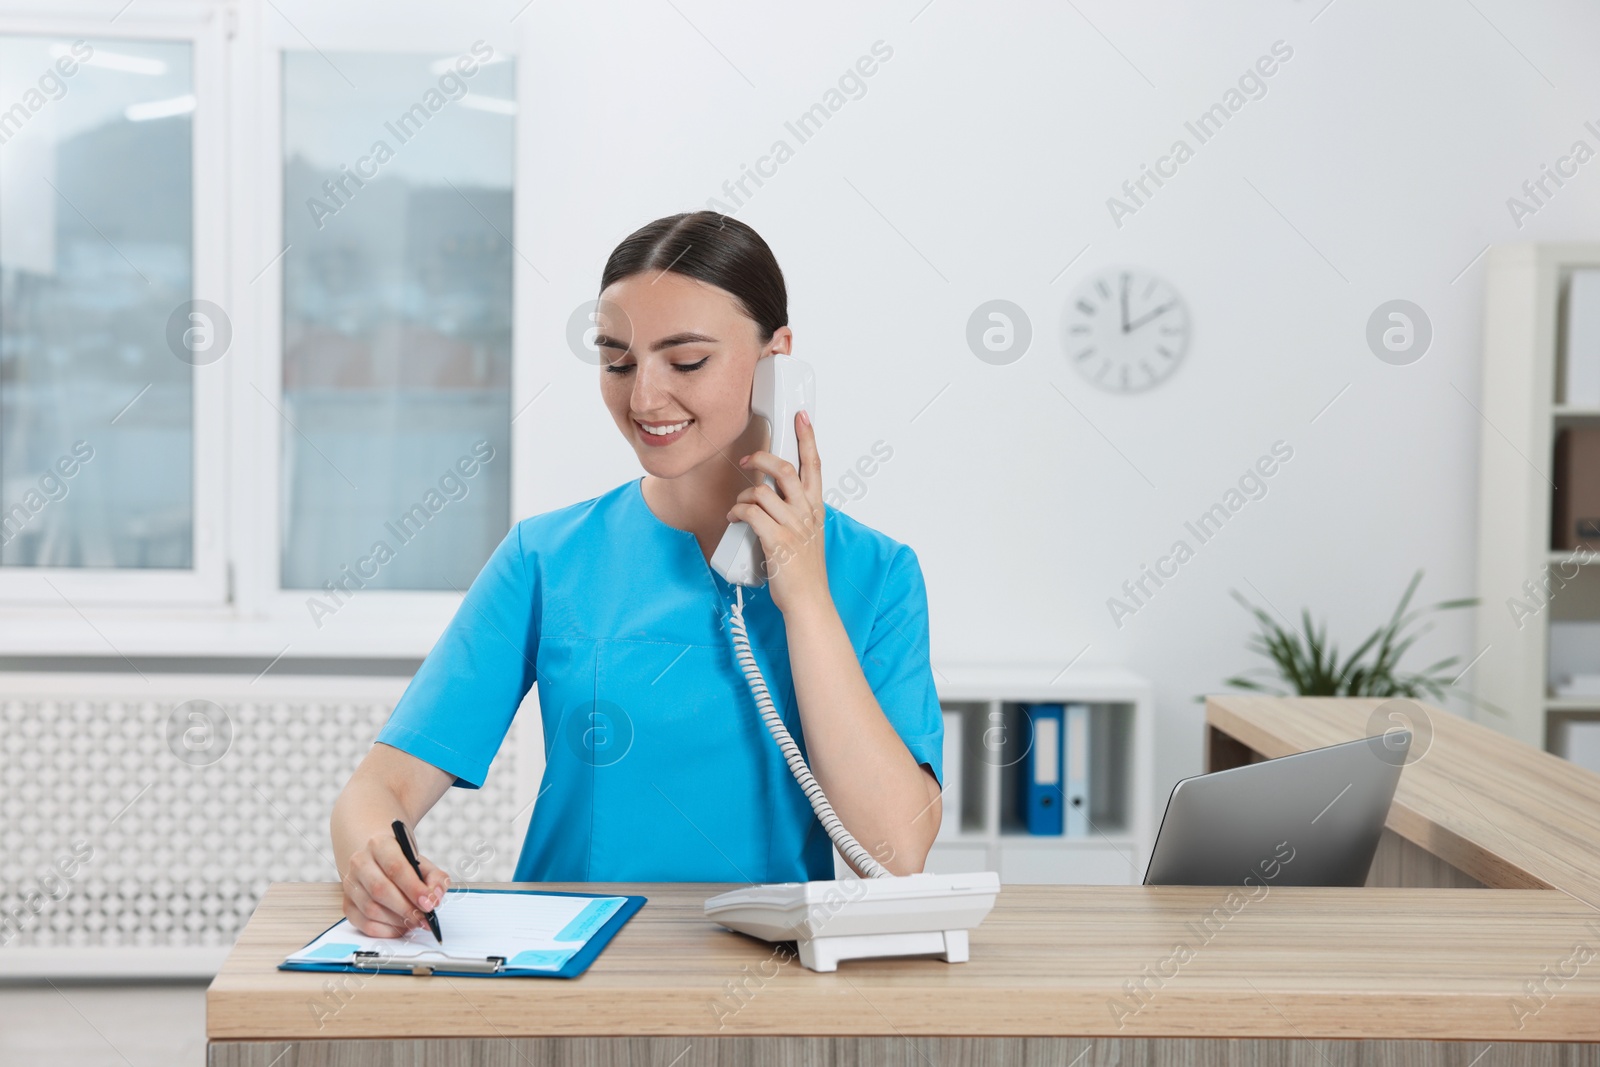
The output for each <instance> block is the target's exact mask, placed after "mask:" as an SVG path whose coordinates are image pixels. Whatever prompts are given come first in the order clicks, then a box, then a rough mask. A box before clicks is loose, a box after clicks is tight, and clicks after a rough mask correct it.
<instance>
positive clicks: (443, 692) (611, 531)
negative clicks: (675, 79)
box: [332, 211, 943, 937]
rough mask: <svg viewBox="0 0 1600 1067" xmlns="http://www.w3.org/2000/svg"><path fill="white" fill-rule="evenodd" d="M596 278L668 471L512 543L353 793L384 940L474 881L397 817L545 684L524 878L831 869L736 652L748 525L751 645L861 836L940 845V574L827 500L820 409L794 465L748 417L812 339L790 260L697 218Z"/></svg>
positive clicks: (367, 913)
mask: <svg viewBox="0 0 1600 1067" xmlns="http://www.w3.org/2000/svg"><path fill="white" fill-rule="evenodd" d="M600 288H601V292H600V307H601V312H600V317H599V319H598V322H599V327H600V332H599V335H598V336H597V338H596V344H597V345H598V346H599V348H600V351H601V353H602V354H603V356H604V360H603V362H602V365H601V367H600V392H601V396H602V398H603V399H604V401H605V405H606V407H607V409H608V410H609V411H610V413H611V416H612V418H613V419H614V420H615V421H616V424H617V428H618V429H619V430H620V431H621V432H622V435H623V437H624V438H626V439H627V441H628V443H629V444H630V445H632V446H633V448H634V451H635V452H636V453H637V455H638V457H639V462H640V464H641V465H642V466H643V468H644V470H645V474H644V476H643V477H642V478H638V479H635V480H630V481H628V482H626V483H624V484H623V485H620V486H618V487H617V488H615V489H612V490H611V491H610V492H607V493H605V494H604V495H602V496H598V497H595V498H594V499H592V500H586V501H583V502H582V503H579V504H573V505H571V506H569V507H564V508H560V509H557V510H555V511H549V512H545V513H544V514H541V515H535V516H533V517H531V518H528V519H524V520H522V521H521V522H519V523H516V524H515V525H514V526H513V527H512V529H511V532H510V533H508V534H507V535H506V537H505V540H504V541H502V542H501V543H500V545H499V547H498V548H497V549H496V550H495V551H494V553H493V555H492V556H491V557H490V558H489V561H488V562H487V563H486V564H485V565H484V567H483V570H482V571H481V572H480V573H479V575H478V577H477V579H476V580H475V581H474V582H473V584H472V587H471V588H470V589H469V590H468V591H467V594H466V597H465V599H464V600H463V602H462V604H461V607H460V609H459V610H458V611H457V612H456V615H455V617H454V619H453V620H452V621H451V623H450V625H449V627H448V628H447V629H446V630H445V632H444V634H443V635H442V636H441V637H440V638H439V641H438V643H437V644H436V645H435V646H434V648H433V651H432V652H431V653H429V655H428V657H427V658H426V659H425V660H424V661H423V663H422V666H421V667H420V668H419V669H418V671H417V673H416V676H415V677H414V678H413V679H412V681H411V684H410V686H409V687H408V688H407V689H406V691H405V694H404V695H403V696H402V697H401V699H400V701H399V703H398V704H397V705H396V707H395V709H394V712H393V713H392V715H391V716H390V718H389V721H388V723H387V724H386V725H385V726H384V728H383V730H382V731H381V732H380V733H379V735H378V739H377V740H378V743H377V744H375V745H373V747H372V749H371V751H370V752H369V753H368V754H367V756H366V757H365V758H364V759H363V761H362V763H361V765H360V766H359V767H358V768H357V770H356V771H355V773H354V774H353V775H352V776H351V778H350V781H349V783H348V784H347V785H346V786H345V788H344V790H343V792H342V793H341V794H340V796H339V799H338V802H337V803H336V804H335V806H334V811H333V818H332V835H333V843H334V851H335V856H336V858H337V862H338V867H339V874H340V877H341V879H342V881H343V884H344V891H345V892H344V906H345V915H346V916H347V917H348V918H349V919H350V920H351V921H352V923H354V924H355V925H356V926H357V928H359V929H360V930H362V931H363V932H364V933H367V934H369V935H373V936H380V937H393V936H399V935H400V934H402V933H404V932H405V930H406V929H407V928H409V927H413V926H418V925H421V923H422V918H421V912H423V911H428V910H431V909H432V907H433V906H434V904H436V903H437V902H438V901H439V900H440V899H441V898H442V896H443V893H444V890H445V889H446V888H447V887H448V886H449V882H450V879H449V875H448V874H447V873H446V872H445V871H444V870H443V869H442V868H440V867H439V866H438V865H436V864H434V863H432V862H430V861H428V860H427V859H426V858H423V859H422V860H421V867H422V877H420V878H419V877H418V876H417V875H416V874H414V873H413V872H412V870H411V867H410V865H409V864H408V863H407V862H406V860H405V858H404V856H403V855H402V853H401V852H400V849H399V846H398V845H397V844H396V842H395V839H394V835H393V832H392V830H391V828H390V824H391V822H392V821H393V820H395V819H400V820H403V821H404V822H405V823H406V824H407V826H408V827H415V826H416V825H417V824H418V822H420V821H421V819H422V817H423V816H424V815H425V814H426V813H427V812H428V810H429V809H430V808H432V806H433V805H434V804H435V803H436V802H437V801H438V800H439V798H440V797H441V796H443V795H444V793H445V791H446V790H447V789H449V788H450V786H452V785H458V786H464V787H466V788H470V789H476V788H478V787H479V786H481V785H482V784H483V781H484V778H485V777H486V775H487V773H488V769H489V764H490V762H491V761H492V760H493V758H494V755H495V752H496V751H497V750H498V748H499V746H500V744H501V741H502V740H503V739H504V737H505V734H506V731H507V729H508V728H509V726H510V724H511V720H512V717H513V715H514V714H515V713H516V710H517V707H518V705H519V704H521V702H522V700H523V697H524V696H525V695H526V694H527V692H528V689H529V688H530V687H531V686H534V685H537V686H538V689H539V710H540V715H541V717H542V725H543V729H544V744H545V755H546V765H545V771H544V780H543V781H542V782H541V784H540V788H539V799H538V801H537V803H536V804H535V805H534V810H533V818H532V822H531V823H530V825H529V827H528V833H527V838H526V840H525V842H524V844H523V848H522V853H521V855H520V857H519V859H518V862H517V866H516V874H515V878H516V880H518V881H578V882H588V881H595V882H612V881H697V882H744V883H751V882H780V881H807V880H814V879H828V878H832V877H833V875H834V869H833V845H832V842H831V841H830V840H829V838H828V836H827V835H826V833H824V831H823V829H822V827H821V825H820V824H819V822H818V821H817V818H816V816H815V814H814V813H813V811H812V808H811V806H810V804H809V803H808V801H807V799H806V797H805V795H804V793H803V792H802V790H801V788H800V787H799V786H798V785H797V784H796V782H795V781H794V779H793V778H792V777H791V775H790V772H789V769H788V767H787V766H786V765H785V763H784V760H783V757H782V753H781V752H780V751H779V749H778V746H777V745H776V744H775V743H774V741H773V740H772V738H771V736H770V735H769V734H768V732H767V730H766V728H765V726H764V724H763V723H762V721H761V717H760V715H759V713H758V711H757V708H756V704H755V701H754V699H753V697H752V695H751V692H750V689H749V686H748V683H747V682H746V679H745V677H744V675H743V674H742V673H741V672H740V669H739V665H738V663H737V661H736V660H735V658H734V654H733V648H732V644H731V642H730V633H729V610H730V607H731V606H732V604H733V602H734V587H733V586H731V585H729V584H728V583H727V582H726V581H725V580H723V578H722V577H721V576H720V575H718V574H717V573H716V572H715V571H714V570H712V568H711V567H710V565H709V563H708V560H709V558H710V557H711V554H712V552H713V551H714V550H715V549H716V546H717V543H718V542H719V541H720V540H721V538H722V534H723V532H724V531H725V530H726V529H727V526H728V524H729V523H731V522H733V521H735V520H740V521H744V522H747V523H749V524H750V526H751V527H752V528H753V529H754V530H755V532H756V534H757V536H758V537H759V538H760V541H761V547H762V550H763V553H764V554H765V556H766V559H767V560H768V561H769V569H770V573H769V580H768V582H767V584H766V585H764V586H762V587H759V588H749V589H746V590H745V591H744V592H745V596H744V609H743V610H744V618H745V623H746V626H747V628H748V631H749V639H750V645H751V647H752V650H753V653H754V655H755V657H756V660H757V662H758V664H759V667H760V670H761V673H762V675H763V676H764V677H765V679H766V682H767V687H768V689H769V690H770V692H771V694H772V698H773V700H774V703H775V704H776V706H777V709H778V711H779V713H780V714H781V716H782V718H783V721H784V724H785V725H786V726H787V727H788V729H789V731H790V733H791V734H793V735H794V738H795V740H796V741H797V742H798V744H799V745H800V746H801V750H802V751H803V752H804V754H805V757H806V760H807V762H808V763H809V764H810V766H811V769H812V772H813V773H814V774H815V776H816V779H817V782H818V784H819V785H820V786H821V787H822V789H823V791H824V792H825V793H826V794H827V797H828V799H829V800H830V801H831V802H832V804H833V808H834V811H835V812H836V813H837V815H838V816H839V818H840V820H841V821H842V822H843V824H844V826H845V828H846V829H848V830H849V831H850V832H851V833H852V834H853V835H854V836H855V837H856V838H857V839H858V840H859V841H860V842H861V843H862V845H863V846H864V847H865V848H866V849H867V851H869V852H870V853H871V854H872V856H873V857H874V858H875V859H876V860H877V861H878V862H879V863H881V864H882V865H883V866H884V867H885V868H887V869H888V870H889V871H890V872H892V873H895V874H907V873H912V872H915V871H920V870H921V869H922V865H923V862H924V860H925V859H926V857H927V854H928V849H929V846H930V845H931V844H932V842H933V838H934V835H935V833H936V831H937V830H938V827H939V820H940V815H941V804H940V786H939V775H940V774H941V773H942V768H941V759H940V757H941V751H942V750H941V743H942V733H943V719H942V716H941V714H940V710H939V701H938V697H937V695H936V693H935V691H934V684H933V675H932V670H931V667H930V665H929V662H928V612H927V594H926V590H925V588H924V585H923V579H922V572H921V569H920V567H919V566H918V563H917V557H916V555H915V554H914V553H913V552H912V550H911V549H910V548H909V547H907V546H905V545H903V544H900V543H898V542H896V541H894V540H892V539H890V538H889V537H886V536H885V535H883V534H881V533H878V532H877V531H875V530H872V529H870V528H868V527H867V526H864V525H862V524H861V523H859V522H857V521H856V520H855V519H852V518H851V517H849V516H848V515H844V514H842V513H840V512H838V511H836V510H835V509H833V508H832V507H830V506H828V505H827V504H825V503H824V501H823V475H822V466H821V462H820V460H819V458H818V452H817V444H816V438H815V434H814V432H813V430H812V427H811V425H810V422H809V420H808V419H807V418H806V416H805V415H804V413H802V414H801V415H800V416H799V417H798V418H797V420H796V432H797V435H798V439H799V443H800V467H799V469H798V470H796V469H795V467H794V466H793V465H792V464H790V463H788V462H786V461H783V460H780V459H779V458H778V457H777V456H775V455H773V454H772V453H771V452H768V451H765V450H764V445H765V441H766V433H765V427H764V425H763V424H762V420H760V419H753V418H752V417H751V413H750V391H751V381H752V377H753V375H754V369H755V364H756V361H757V360H758V359H760V358H762V357H765V356H769V355H772V354H774V353H787V352H789V351H790V345H791V344H792V341H793V333H792V331H791V330H790V328H789V326H788V306H787V303H788V302H787V294H786V289H785V286H784V281H783V273H782V271H781V270H780V269H779V268H778V264H777V261H776V260H775V259H774V257H773V255H772V251H771V249H769V248H768V247H767V244H766V242H765V241H763V240H762V239H761V237H760V236H759V235H758V234H756V232H755V231H754V230H752V229H751V228H750V227H749V226H746V225H745V224H744V223H742V222H739V221H738V220H736V219H733V218H729V217H727V216H724V215H720V214H717V213H715V212H710V211H699V212H694V213H690V214H683V215H674V216H670V217H668V218H663V219H658V220H657V221H655V222H652V223H650V224H649V225H647V226H645V227H643V228H642V229H640V230H638V231H637V232H635V233H634V234H632V235H630V236H629V237H628V238H627V239H626V240H625V241H623V242H622V243H621V244H620V245H618V246H617V248H616V250H615V251H613V252H612V254H611V257H610V259H609V260H608V261H607V263H606V268H605V272H604V275H603V277H602V280H601V287H600ZM565 461H566V458H565V457H560V456H552V457H550V462H565ZM762 474H768V475H771V476H772V478H773V479H774V480H775V481H776V483H777V490H776V491H775V490H774V489H773V488H771V487H769V486H767V485H766V484H765V483H764V482H763V481H761V475H762Z"/></svg>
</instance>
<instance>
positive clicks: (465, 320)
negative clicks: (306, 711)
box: [0, 0, 526, 656]
mask: <svg viewBox="0 0 1600 1067" xmlns="http://www.w3.org/2000/svg"><path fill="white" fill-rule="evenodd" d="M32 12H33V13H31V14H25V13H20V11H19V10H18V9H11V8H8V7H7V6H6V5H5V4H4V2H3V0H0V622H3V623H4V624H6V626H7V628H8V633H10V634H13V635H14V636H15V640H14V641H13V643H12V645H11V650H12V651H13V652H14V653H17V654H64V655H74V654H89V655H102V656H103V655H108V654H111V653H116V654H122V655H132V656H137V655H139V654H160V653H165V652H167V651H169V650H171V649H174V648H181V649H183V650H184V651H187V652H192V653H194V654H200V655H203V654H207V653H212V652H219V653H220V652H226V653H228V654H237V655H263V654H264V655H266V656H280V655H285V654H288V655H292V656H303V655H331V656H342V655H354V656H376V655H400V656H415V655H420V654H423V653H425V652H426V651H427V649H428V648H429V647H431V645H432V643H433V640H434V639H435V638H436V636H437V634H438V631H439V630H440V629H441V628H442V627H443V625H444V624H445V622H447V621H448V619H449V618H450V616H451V615H452V614H453V613H454V611H455V606H456V604H457V603H459V593H460V592H461V591H463V590H465V589H466V587H467V586H468V585H469V584H470V583H471V582H472V580H473V578H474V577H475V576H476V575H477V573H478V571H479V570H480V569H481V567H482V565H483V563H484V561H485V560H486V559H487V558H488V556H489V554H490V553H491V552H492V551H493V549H494V547H495V545H496V544H498V543H499V541H500V540H501V539H502V538H503V537H504V536H505V533H506V531H507V530H508V529H509V528H510V519H511V514H512V500H511V497H512V485H513V477H512V473H513V472H512V457H511V447H510V444H511V418H512V402H511V397H512V381H513V364H512V351H513V350H512V331H513V319H514V317H515V313H514V300H513V284H514V279H515V276H516V275H517V274H518V272H519V271H520V270H522V269H525V267H526V265H525V264H523V265H522V266H519V262H520V257H519V256H518V255H517V253H516V250H515V249H514V248H513V246H512V244H511V242H512V240H513V237H514V231H513V207H512V205H513V175H514V157H515V138H514V133H515V126H516V103H515V98H516V93H515V87H516V74H517V72H516V62H515V59H514V48H513V45H512V41H513V40H514V39H515V37H516V35H517V34H518V33H519V32H521V30H520V29H519V27H517V26H514V25H513V24H512V23H510V22H508V21H507V20H506V18H505V17H504V16H503V15H499V14H494V13H483V12H475V11H473V10H471V8H470V5H469V6H468V7H466V8H462V7H460V6H456V7H451V6H449V5H445V6H440V5H437V4H432V3H428V2H426V0H343V2H341V3H340V4H338V5H326V4H319V3H316V2H314V0H272V2H270V3H266V2H261V0H240V2H238V3H229V4H219V3H216V2H215V0H163V2H162V3H160V4H145V3H134V4H131V5H130V4H128V3H127V2H126V0H52V2H51V4H50V5H49V8H48V10H45V9H44V8H42V7H38V6H36V7H35V8H33V9H32ZM354 591H359V596H357V595H354ZM352 600H353V601H354V602H355V606H354V607H351V608H350V609H349V612H348V614H346V613H345V611H344V609H345V606H346V604H347V603H350V602H351V601H352ZM333 613H338V614H339V619H338V620H337V622H336V623H335V624H332V625H330V624H329V621H328V615H330V614H333Z"/></svg>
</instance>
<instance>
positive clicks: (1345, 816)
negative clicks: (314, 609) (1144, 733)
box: [1144, 730, 1411, 886]
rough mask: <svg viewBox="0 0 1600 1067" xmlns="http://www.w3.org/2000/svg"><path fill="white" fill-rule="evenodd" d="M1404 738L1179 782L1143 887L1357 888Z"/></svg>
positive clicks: (1385, 737)
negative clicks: (1249, 879) (1247, 878)
mask: <svg viewBox="0 0 1600 1067" xmlns="http://www.w3.org/2000/svg"><path fill="white" fill-rule="evenodd" d="M1410 749H1411V732H1410V731H1409V730H1391V731H1389V732H1387V733H1384V734H1381V735H1378V736H1375V737H1367V738H1361V739H1358V740H1355V741H1347V742H1344V743H1343V744H1338V745H1329V746H1328V747H1326V748H1316V749H1312V750H1310V751H1309V752H1297V753H1295V754H1293V755H1289V756H1280V757H1279V758H1277V759H1270V760H1265V761H1263V762H1261V763H1252V764H1248V765H1246V766H1243V767H1234V768H1231V769H1229V770H1226V771H1216V772H1214V773H1212V774H1202V775H1199V776H1198V777H1195V778H1185V779H1184V780H1183V781H1181V782H1179V783H1178V784H1177V785H1176V786H1174V787H1173V790H1172V796H1171V798H1170V799H1169V800H1168V801H1167V811H1166V815H1165V816H1163V817H1162V820H1161V829H1160V831H1159V832H1158V833H1157V835H1156V843H1155V847H1154V848H1153V849H1152V850H1151V853H1150V864H1149V867H1148V868H1147V869H1146V871H1145V876H1144V884H1145V885H1218V886H1222V885H1241V884H1246V883H1245V879H1246V877H1251V881H1250V882H1249V883H1248V884H1250V885H1255V884H1257V883H1258V882H1259V883H1262V884H1267V885H1300V886H1305V885H1320V886H1359V885H1364V884H1365V883H1366V880H1367V873H1368V871H1369V870H1370V869H1371V867H1372V857H1373V855H1374V854H1376V852H1377V850H1378V840H1379V838H1380V837H1381V836H1382V834H1383V824H1384V821H1385V820H1386V819H1387V818H1388V816H1389V805H1390V803H1391V802H1392V801H1393V800H1394V791H1395V786H1396V785H1398V784H1399V782H1400V771H1401V768H1402V767H1404V766H1405V762H1406V755H1407V753H1408V752H1409V751H1410Z"/></svg>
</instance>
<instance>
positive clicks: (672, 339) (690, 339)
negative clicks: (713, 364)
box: [650, 331, 717, 352]
mask: <svg viewBox="0 0 1600 1067" xmlns="http://www.w3.org/2000/svg"><path fill="white" fill-rule="evenodd" d="M696 341H707V342H710V343H712V344H715V343H716V341H717V339H716V338H715V337H707V336H706V335H705V334H703V333H694V332H693V331H689V332H685V333H674V334H669V335H667V336H666V337H663V338H661V339H660V340H658V341H652V342H651V343H650V351H652V352H659V351H661V350H662V349H663V348H671V347H672V346H673V345H688V344H694V343H695V342H696Z"/></svg>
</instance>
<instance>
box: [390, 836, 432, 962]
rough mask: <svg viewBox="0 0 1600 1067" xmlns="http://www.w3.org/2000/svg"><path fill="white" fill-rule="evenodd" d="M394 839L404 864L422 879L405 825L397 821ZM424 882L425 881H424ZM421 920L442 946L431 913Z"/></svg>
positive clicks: (419, 865) (420, 865)
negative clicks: (407, 864) (424, 921)
mask: <svg viewBox="0 0 1600 1067" xmlns="http://www.w3.org/2000/svg"><path fill="white" fill-rule="evenodd" d="M394 839H395V840H396V841H398V842H400V851H401V852H404V853H405V855H406V862H407V863H409V864H411V869H412V870H413V871H416V872H417V877H418V878H421V877H422V864H420V863H418V862H417V854H416V853H415V852H412V851H411V840H410V839H409V838H408V837H406V824H405V823H403V822H401V821H400V820H399V819H396V820H395V821H394ZM424 881H426V879H424ZM423 918H425V919H427V920H428V929H430V930H432V931H433V939H434V940H435V941H437V942H439V944H441V945H442V944H444V935H443V934H441V933H440V932H439V919H438V916H436V915H434V914H433V912H431V911H430V912H428V913H426V914H425V915H424V916H423Z"/></svg>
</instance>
